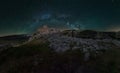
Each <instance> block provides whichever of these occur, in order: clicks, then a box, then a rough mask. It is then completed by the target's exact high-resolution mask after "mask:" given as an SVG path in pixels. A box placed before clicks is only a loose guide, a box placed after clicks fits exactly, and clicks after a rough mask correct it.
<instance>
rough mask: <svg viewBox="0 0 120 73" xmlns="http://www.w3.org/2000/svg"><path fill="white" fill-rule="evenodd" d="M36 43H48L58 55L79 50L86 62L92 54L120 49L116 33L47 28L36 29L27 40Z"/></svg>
mask: <svg viewBox="0 0 120 73" xmlns="http://www.w3.org/2000/svg"><path fill="white" fill-rule="evenodd" d="M38 41H39V43H40V41H41V42H42V43H43V42H44V43H46V42H47V43H49V47H50V49H53V50H55V51H56V52H59V53H60V52H65V51H68V50H76V49H79V50H81V51H82V53H84V56H85V60H88V59H89V57H90V55H91V54H93V53H94V55H99V54H101V53H102V52H103V51H105V50H108V49H112V48H120V41H119V40H118V38H117V37H116V32H97V31H92V30H84V31H79V30H60V29H55V28H48V27H47V26H43V28H40V29H38V31H37V32H36V33H34V34H33V36H32V37H31V38H30V39H29V42H31V43H32V42H37V43H38Z"/></svg>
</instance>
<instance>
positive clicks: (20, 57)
mask: <svg viewBox="0 0 120 73" xmlns="http://www.w3.org/2000/svg"><path fill="white" fill-rule="evenodd" d="M103 33H104V34H103ZM101 34H102V35H101ZM114 34H116V33H115V32H97V31H91V30H84V31H80V30H61V29H56V28H49V27H47V26H44V27H43V28H40V29H38V30H37V32H35V33H34V34H33V35H32V36H30V38H29V40H28V41H27V42H25V43H24V44H22V45H19V46H15V47H8V49H2V51H1V52H0V73H120V58H119V57H120V40H119V39H118V38H116V37H114V36H115V35H114ZM105 35H106V36H105ZM117 35H118V34H117ZM11 42H12V41H11ZM22 43H23V42H22ZM0 46H1V45H0Z"/></svg>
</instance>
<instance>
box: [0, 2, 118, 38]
mask: <svg viewBox="0 0 120 73" xmlns="http://www.w3.org/2000/svg"><path fill="white" fill-rule="evenodd" d="M43 25H48V26H49V27H56V28H70V29H76V28H80V29H82V30H85V29H92V30H99V31H119V29H120V0H0V36H2V35H10V34H26V33H32V32H34V31H35V30H36V29H37V28H38V27H42V26H43Z"/></svg>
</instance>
